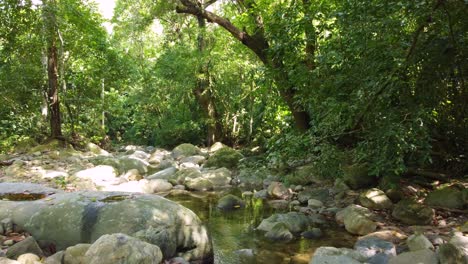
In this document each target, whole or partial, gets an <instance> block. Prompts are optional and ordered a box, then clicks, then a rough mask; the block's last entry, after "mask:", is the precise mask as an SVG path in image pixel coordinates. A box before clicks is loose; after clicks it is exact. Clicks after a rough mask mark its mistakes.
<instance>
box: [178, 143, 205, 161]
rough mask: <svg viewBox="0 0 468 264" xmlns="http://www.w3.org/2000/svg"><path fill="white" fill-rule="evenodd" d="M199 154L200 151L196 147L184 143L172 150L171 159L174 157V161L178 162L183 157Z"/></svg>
mask: <svg viewBox="0 0 468 264" xmlns="http://www.w3.org/2000/svg"><path fill="white" fill-rule="evenodd" d="M200 153H201V151H200V149H199V148H198V147H196V146H194V145H192V144H188V143H184V144H180V145H179V146H177V147H175V148H174V149H173V150H172V157H174V159H176V160H180V159H182V158H184V157H189V156H194V155H198V154H200Z"/></svg>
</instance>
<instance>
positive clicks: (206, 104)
mask: <svg viewBox="0 0 468 264" xmlns="http://www.w3.org/2000/svg"><path fill="white" fill-rule="evenodd" d="M197 19H198V29H199V33H198V51H199V53H200V55H202V54H203V53H204V52H205V51H206V39H205V30H206V21H205V18H203V17H201V16H198V17H197ZM202 56H203V55H202ZM198 72H199V77H198V79H197V84H196V87H195V89H194V91H193V93H194V95H195V98H196V99H197V101H198V103H199V105H200V106H201V108H202V109H203V111H204V115H205V117H206V118H207V121H208V122H207V131H206V132H207V138H206V144H207V146H211V145H212V144H213V143H214V142H216V141H220V140H221V137H222V134H223V133H222V131H223V129H222V125H221V122H220V120H219V113H218V110H217V109H216V105H215V103H214V98H213V95H212V93H211V90H210V76H209V65H208V63H206V62H205V63H201V65H200V68H199V70H198Z"/></svg>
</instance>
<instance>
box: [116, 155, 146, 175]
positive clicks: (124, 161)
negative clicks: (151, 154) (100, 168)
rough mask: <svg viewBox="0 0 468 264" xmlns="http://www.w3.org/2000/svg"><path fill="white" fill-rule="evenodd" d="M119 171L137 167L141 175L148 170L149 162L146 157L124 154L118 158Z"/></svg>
mask: <svg viewBox="0 0 468 264" xmlns="http://www.w3.org/2000/svg"><path fill="white" fill-rule="evenodd" d="M118 163H119V167H118V169H119V171H120V172H123V173H124V172H127V171H129V170H132V169H137V170H138V172H139V173H140V174H141V175H144V174H146V173H147V172H148V166H149V162H147V161H146V160H144V159H140V158H137V157H134V156H124V157H121V158H120V159H119V160H118Z"/></svg>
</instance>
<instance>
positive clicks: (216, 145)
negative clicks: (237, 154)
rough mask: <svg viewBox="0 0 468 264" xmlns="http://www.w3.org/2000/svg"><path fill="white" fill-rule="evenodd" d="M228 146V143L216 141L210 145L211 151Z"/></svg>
mask: <svg viewBox="0 0 468 264" xmlns="http://www.w3.org/2000/svg"><path fill="white" fill-rule="evenodd" d="M225 147H227V146H226V145H224V144H223V143H221V142H215V143H214V144H213V145H211V147H210V152H216V151H218V150H220V149H222V148H225Z"/></svg>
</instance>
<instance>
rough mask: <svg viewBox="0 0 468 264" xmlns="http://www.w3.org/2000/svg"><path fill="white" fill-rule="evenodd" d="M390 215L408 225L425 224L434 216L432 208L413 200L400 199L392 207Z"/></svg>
mask: <svg viewBox="0 0 468 264" xmlns="http://www.w3.org/2000/svg"><path fill="white" fill-rule="evenodd" d="M392 216H393V217H395V218H396V219H398V220H400V221H401V222H403V223H405V224H408V225H427V224H430V223H431V221H432V218H433V217H434V210H432V209H431V208H429V207H427V206H425V205H423V204H419V203H417V202H415V201H413V200H410V199H406V200H401V201H400V202H399V203H397V204H396V205H395V207H394V208H393V212H392Z"/></svg>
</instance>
